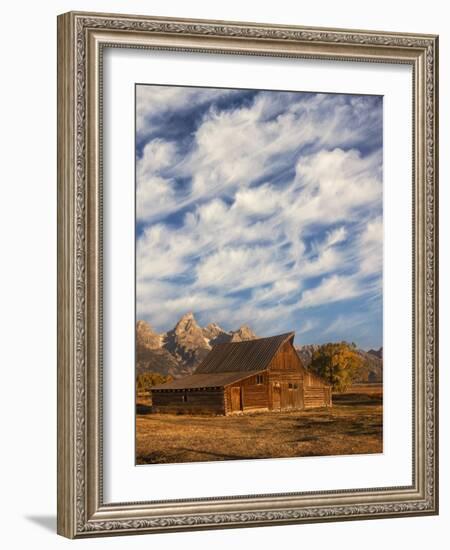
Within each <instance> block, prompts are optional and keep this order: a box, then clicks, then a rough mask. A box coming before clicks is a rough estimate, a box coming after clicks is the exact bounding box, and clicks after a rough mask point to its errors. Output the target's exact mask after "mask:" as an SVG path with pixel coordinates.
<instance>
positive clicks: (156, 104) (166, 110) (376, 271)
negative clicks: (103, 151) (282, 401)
mask: <svg viewBox="0 0 450 550" xmlns="http://www.w3.org/2000/svg"><path fill="white" fill-rule="evenodd" d="M136 101H137V103H136V113H137V115H136V116H137V140H136V141H137V144H138V145H137V151H136V155H137V159H136V180H137V188H136V213H137V232H136V237H137V242H136V253H137V257H136V271H137V280H136V285H137V316H138V318H144V319H147V320H148V321H149V322H150V323H151V324H152V325H153V326H154V327H155V328H157V329H158V330H167V329H168V328H170V327H171V326H172V325H173V324H174V323H175V322H176V320H177V318H178V317H179V316H180V315H181V314H183V313H185V312H186V311H187V310H193V311H194V312H195V314H196V316H197V317H198V318H199V320H200V322H202V323H208V322H211V321H215V322H219V323H221V324H222V325H223V326H224V328H226V329H230V328H236V326H237V325H240V324H243V323H248V324H250V325H251V326H252V328H254V330H255V331H256V332H257V333H259V334H260V335H265V334H276V333H278V332H282V331H284V330H296V331H297V334H298V335H301V337H302V341H304V342H320V341H324V339H326V340H332V339H333V334H332V332H333V331H331V332H330V327H333V323H339V320H342V319H346V318H349V319H350V318H358V319H361V318H362V317H363V316H364V314H365V313H366V315H367V319H366V321H365V322H362V323H357V324H356V325H355V324H351V323H348V325H349V334H348V339H350V340H354V341H358V335H359V336H360V340H361V342H360V344H361V345H365V346H376V345H381V332H382V327H381V318H382V313H381V311H382V310H381V308H382V303H381V276H382V102H381V98H379V97H374V96H350V95H339V94H311V93H291V92H270V91H242V90H214V89H202V88H182V87H165V86H141V85H140V86H138V87H137V93H136ZM164 121H166V122H167V123H166V124H164ZM344 325H345V323H344V322H342V323H341V324H340V326H341V327H344ZM342 332H344V336H345V334H346V332H345V330H344V331H342V330H335V334H336V335H338V334H342ZM339 338H342V336H339ZM297 340H298V341H299V338H297Z"/></svg>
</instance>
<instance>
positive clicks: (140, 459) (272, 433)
mask: <svg viewBox="0 0 450 550" xmlns="http://www.w3.org/2000/svg"><path fill="white" fill-rule="evenodd" d="M382 421H383V399H382V386H380V385H367V386H354V387H352V388H351V389H350V390H349V391H347V392H346V393H343V394H336V395H334V396H333V407H332V408H331V409H310V410H307V411H295V412H281V413H280V412H259V413H246V414H242V415H236V416H200V415H198V416H190V415H170V414H152V413H151V408H150V406H149V403H148V402H147V401H146V398H145V397H144V396H138V400H137V414H136V463H137V464H155V463H177V462H178V463H179V462H203V461H210V460H243V459H251V458H281V457H295V456H324V455H347V454H368V453H380V452H382V450H383V425H382Z"/></svg>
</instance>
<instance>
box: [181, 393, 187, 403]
mask: <svg viewBox="0 0 450 550" xmlns="http://www.w3.org/2000/svg"><path fill="white" fill-rule="evenodd" d="M181 401H183V403H186V401H187V395H186V394H185V393H183V395H182V396H181Z"/></svg>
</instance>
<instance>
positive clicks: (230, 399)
mask: <svg viewBox="0 0 450 550" xmlns="http://www.w3.org/2000/svg"><path fill="white" fill-rule="evenodd" d="M237 388H239V391H240V409H237V408H236V402H237V399H236V394H237ZM268 407H269V400H268V375H267V372H266V371H262V372H261V374H259V375H257V376H256V375H255V376H250V377H248V378H245V379H244V380H240V381H238V382H235V383H233V384H230V385H229V386H227V387H226V388H225V411H226V413H231V412H237V411H238V410H241V411H250V410H257V409H268Z"/></svg>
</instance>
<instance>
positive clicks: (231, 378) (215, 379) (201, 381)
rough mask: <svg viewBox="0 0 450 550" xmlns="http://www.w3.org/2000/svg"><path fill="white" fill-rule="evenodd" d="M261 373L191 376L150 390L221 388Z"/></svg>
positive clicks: (221, 373)
mask: <svg viewBox="0 0 450 550" xmlns="http://www.w3.org/2000/svg"><path fill="white" fill-rule="evenodd" d="M258 372H261V371H259V370H257V371H252V372H220V373H217V374H195V373H194V374H191V375H190V376H185V377H184V378H178V379H177V380H173V381H172V382H167V383H166V384H158V385H157V386H153V387H152V388H151V389H152V390H182V389H188V390H189V389H199V388H221V387H223V386H226V385H227V384H232V383H233V382H237V381H238V380H242V379H243V378H248V377H249V376H252V375H253V374H257V373H258Z"/></svg>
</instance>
